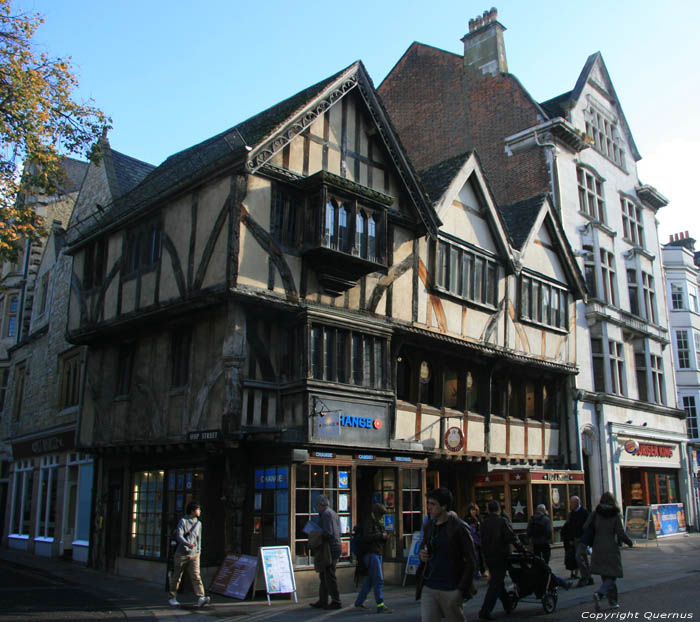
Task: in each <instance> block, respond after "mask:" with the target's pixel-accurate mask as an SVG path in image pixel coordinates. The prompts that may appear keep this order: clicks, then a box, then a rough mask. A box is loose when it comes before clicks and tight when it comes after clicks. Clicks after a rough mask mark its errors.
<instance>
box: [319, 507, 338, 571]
mask: <svg viewBox="0 0 700 622" xmlns="http://www.w3.org/2000/svg"><path fill="white" fill-rule="evenodd" d="M318 524H319V526H320V527H321V529H322V530H323V539H324V540H325V541H326V542H328V546H329V547H330V549H331V557H333V559H338V558H339V557H340V553H341V551H342V547H341V545H340V521H339V520H338V515H337V514H336V513H335V512H334V511H333V510H331V509H330V508H329V507H327V508H325V509H324V510H323V511H322V512H319V514H318Z"/></svg>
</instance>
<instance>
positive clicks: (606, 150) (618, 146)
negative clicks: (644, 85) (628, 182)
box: [585, 105, 627, 171]
mask: <svg viewBox="0 0 700 622" xmlns="http://www.w3.org/2000/svg"><path fill="white" fill-rule="evenodd" d="M585 123H586V134H588V135H589V136H591V137H592V138H593V148H594V149H595V150H596V151H597V152H598V153H600V154H601V155H602V156H603V157H605V158H606V159H608V160H610V161H611V162H612V163H614V164H615V165H617V166H619V167H620V168H621V169H622V170H624V171H626V170H627V169H626V165H625V157H626V154H625V149H624V147H623V146H622V140H621V139H620V137H619V134H620V131H619V128H618V122H617V120H615V119H613V118H611V117H610V116H609V115H607V114H605V113H604V112H602V111H601V110H600V109H599V108H598V107H597V106H594V105H590V106H589V107H588V108H587V109H586V112H585Z"/></svg>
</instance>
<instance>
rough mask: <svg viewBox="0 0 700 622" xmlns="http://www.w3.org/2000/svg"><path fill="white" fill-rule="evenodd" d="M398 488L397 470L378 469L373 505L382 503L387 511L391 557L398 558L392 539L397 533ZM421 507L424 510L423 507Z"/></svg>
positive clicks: (375, 477)
mask: <svg viewBox="0 0 700 622" xmlns="http://www.w3.org/2000/svg"><path fill="white" fill-rule="evenodd" d="M396 488H397V487H396V469H377V472H376V473H375V474H374V479H373V482H372V503H373V504H374V503H381V504H382V505H384V507H385V508H386V510H387V513H386V514H385V516H384V526H385V528H386V530H387V532H388V533H389V536H390V538H389V546H390V547H391V552H390V554H389V556H390V557H395V556H396V549H395V547H396V540H395V539H394V538H392V537H391V536H393V535H394V534H395V533H396V527H395V524H394V517H395V516H396V510H397V504H398V500H397V498H396ZM419 507H420V508H421V509H422V505H420V506H419ZM389 521H390V522H389Z"/></svg>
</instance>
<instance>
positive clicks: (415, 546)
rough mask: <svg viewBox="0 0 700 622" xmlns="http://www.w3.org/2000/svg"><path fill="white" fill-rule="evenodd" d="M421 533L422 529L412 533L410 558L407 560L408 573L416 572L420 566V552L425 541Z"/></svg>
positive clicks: (409, 550)
mask: <svg viewBox="0 0 700 622" xmlns="http://www.w3.org/2000/svg"><path fill="white" fill-rule="evenodd" d="M421 535H422V532H420V531H414V532H413V534H412V535H411V546H410V547H409V549H408V559H407V560H406V574H416V572H417V570H418V566H420V559H419V558H418V552H419V551H420V545H421V542H422V541H423V538H422V537H421Z"/></svg>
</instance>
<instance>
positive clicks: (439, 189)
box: [420, 153, 513, 270]
mask: <svg viewBox="0 0 700 622" xmlns="http://www.w3.org/2000/svg"><path fill="white" fill-rule="evenodd" d="M420 176H421V180H422V181H423V185H424V186H425V188H426V189H427V190H428V193H429V195H430V197H431V199H432V200H433V201H434V204H435V210H436V212H437V214H438V217H439V218H440V219H441V220H442V222H443V225H442V227H441V228H440V232H441V233H444V234H447V235H450V236H453V237H455V238H458V239H461V240H464V241H465V242H468V243H470V244H474V245H476V246H478V247H480V248H482V249H484V250H488V251H490V252H492V253H494V254H495V255H498V256H499V257H500V258H501V259H502V260H503V261H504V262H505V263H506V264H507V265H508V266H509V267H510V270H512V269H513V265H512V259H511V254H510V251H509V246H508V240H507V234H506V230H505V229H504V227H503V224H502V222H501V219H500V217H499V214H498V210H497V209H496V203H495V201H494V198H493V195H492V193H491V190H490V188H489V186H488V184H487V182H486V179H485V177H484V175H483V172H482V170H481V165H480V163H479V160H478V158H477V156H476V154H475V153H463V154H461V155H459V156H455V157H454V158H450V159H448V160H445V161H444V162H440V163H439V164H436V165H435V166H431V167H429V168H427V169H424V170H423V171H421V172H420Z"/></svg>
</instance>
